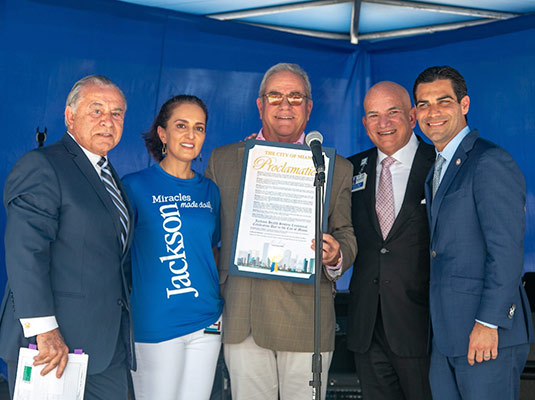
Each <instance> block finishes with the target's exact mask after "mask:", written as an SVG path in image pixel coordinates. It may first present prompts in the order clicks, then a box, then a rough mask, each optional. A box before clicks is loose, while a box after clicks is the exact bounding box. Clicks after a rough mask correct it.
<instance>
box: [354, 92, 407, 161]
mask: <svg viewBox="0 0 535 400" xmlns="http://www.w3.org/2000/svg"><path fill="white" fill-rule="evenodd" d="M364 113H365V115H364V117H362V123H363V124H364V127H365V128H366V133H367V134H368V136H369V138H370V140H371V141H372V142H373V144H375V145H376V146H377V148H379V150H381V151H382V152H383V153H385V154H386V155H388V156H391V155H392V154H394V153H395V152H396V151H398V150H399V149H401V148H402V147H403V146H405V145H406V144H407V143H408V142H409V139H410V137H411V134H412V129H413V128H414V125H415V124H416V119H415V116H414V110H413V109H411V100H410V97H409V93H408V92H407V91H406V90H405V89H404V88H403V87H402V86H400V85H398V84H396V83H394V82H379V83H377V84H376V85H374V86H373V87H372V88H371V89H370V90H369V91H368V93H367V94H366V97H365V98H364Z"/></svg>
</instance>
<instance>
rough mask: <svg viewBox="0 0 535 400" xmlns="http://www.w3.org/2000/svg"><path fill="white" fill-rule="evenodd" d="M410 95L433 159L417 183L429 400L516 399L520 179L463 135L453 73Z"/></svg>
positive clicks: (522, 329)
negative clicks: (426, 257)
mask: <svg viewBox="0 0 535 400" xmlns="http://www.w3.org/2000/svg"><path fill="white" fill-rule="evenodd" d="M413 93H414V102H415V106H416V118H417V119H418V123H419V125H420V129H421V130H422V131H423V132H424V133H425V135H426V136H427V137H428V138H429V139H431V140H432V142H433V144H434V145H435V148H436V152H437V157H436V161H435V165H434V167H433V169H432V170H431V171H430V172H429V175H428V177H427V179H426V182H425V196H426V199H427V212H428V217H429V227H430V235H431V245H430V256H431V257H430V258H431V279H430V292H429V303H430V311H431V326H432V329H433V339H432V350H431V369H430V372H429V378H430V382H431V390H432V392H433V398H434V399H435V400H441V399H444V400H446V399H447V400H453V399H459V400H460V399H468V400H470V399H489V400H493V399H495V400H505V399H510V400H513V399H518V396H519V392H520V374H521V373H522V369H523V368H524V365H525V363H526V359H527V356H528V352H529V341H530V340H531V339H532V326H531V325H532V322H531V312H530V307H529V303H528V299H527V297H526V293H525V291H524V288H523V286H522V282H521V275H522V268H523V257H524V229H525V204H526V184H525V181H524V177H523V175H522V172H521V171H520V169H519V168H518V166H517V164H516V162H515V161H514V160H513V158H512V157H511V155H510V154H509V153H508V152H507V151H505V150H504V149H502V148H501V147H499V146H497V145H495V144H494V143H491V142H489V141H487V140H485V139H482V138H481V137H480V136H479V134H478V132H477V131H475V130H471V129H470V128H469V127H468V125H467V119H466V114H467V113H468V109H469V107H470V98H469V97H468V93H467V88H466V82H465V80H464V78H463V77H462V76H461V74H460V73H459V72H458V71H457V70H455V69H454V68H451V67H449V66H444V67H431V68H428V69H426V70H425V71H423V72H422V73H421V74H420V75H419V76H418V78H417V79H416V82H415V83H414V89H413Z"/></svg>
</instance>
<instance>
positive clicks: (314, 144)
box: [305, 131, 325, 173]
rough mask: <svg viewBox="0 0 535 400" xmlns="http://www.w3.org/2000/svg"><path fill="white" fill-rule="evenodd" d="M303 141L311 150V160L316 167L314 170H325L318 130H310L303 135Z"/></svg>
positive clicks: (321, 139) (321, 137)
mask: <svg viewBox="0 0 535 400" xmlns="http://www.w3.org/2000/svg"><path fill="white" fill-rule="evenodd" d="M305 142H306V144H307V146H308V147H310V150H311V151H312V161H313V162H314V167H316V172H317V173H321V172H325V159H324V158H323V152H322V151H321V144H322V143H323V136H321V133H319V132H318V131H312V132H310V133H309V134H308V135H307V136H306V137H305Z"/></svg>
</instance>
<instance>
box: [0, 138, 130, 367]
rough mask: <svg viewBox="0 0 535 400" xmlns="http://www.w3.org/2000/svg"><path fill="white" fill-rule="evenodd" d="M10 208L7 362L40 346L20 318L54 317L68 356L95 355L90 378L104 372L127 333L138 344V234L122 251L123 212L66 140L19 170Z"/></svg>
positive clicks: (3, 342)
mask: <svg viewBox="0 0 535 400" xmlns="http://www.w3.org/2000/svg"><path fill="white" fill-rule="evenodd" d="M112 170H113V169H112ZM112 172H113V174H114V178H115V181H116V182H117V185H118V186H119V189H120V190H121V191H122V193H125V192H124V190H123V188H122V185H121V181H120V179H119V177H118V176H117V174H116V173H115V171H112ZM123 197H124V199H125V202H126V205H127V208H128V210H129V213H130V215H132V212H131V208H130V204H129V203H128V200H127V198H126V196H125V195H123ZM4 203H5V206H6V209H7V224H6V233H5V246H6V267H7V274H8V284H7V288H6V292H5V296H4V300H3V303H2V307H1V308H0V356H1V357H2V358H4V359H5V360H16V359H17V357H18V349H19V347H20V346H27V345H28V344H29V343H30V342H34V343H35V338H29V339H26V338H25V337H24V334H23V330H22V327H21V325H20V322H19V318H32V317H41V316H49V315H55V316H56V319H57V321H58V324H59V330H60V332H61V334H62V335H63V338H64V339H65V343H66V344H67V346H68V347H69V350H70V351H73V350H74V349H77V348H80V349H83V350H84V352H86V353H88V354H89V366H88V373H90V374H94V373H98V372H101V371H103V370H104V369H106V367H107V366H108V365H109V363H110V361H111V359H112V356H113V354H114V351H115V346H116V344H117V340H118V337H119V334H120V332H121V333H122V334H124V335H125V336H124V340H125V343H131V340H130V338H129V337H127V334H128V333H129V332H130V327H129V317H128V312H126V311H125V310H127V309H129V307H128V298H129V295H128V286H129V285H128V283H127V275H128V271H127V270H126V269H125V263H126V258H127V256H126V255H127V254H128V248H129V244H130V241H131V236H132V232H130V233H129V235H128V245H127V251H123V246H122V244H121V241H120V227H119V224H120V222H119V216H118V213H117V209H116V208H115V206H114V205H113V203H112V201H111V197H110V195H109V194H108V192H107V191H106V189H105V187H104V185H103V184H102V182H101V180H100V177H99V176H98V174H97V172H96V171H95V169H94V167H93V166H92V165H91V163H90V161H89V160H88V158H87V156H86V155H85V154H84V153H83V151H82V149H81V148H80V147H79V146H78V144H76V142H74V140H73V139H72V138H71V137H70V136H69V135H67V134H65V135H64V136H63V138H62V139H61V141H59V142H57V143H55V144H53V145H50V146H46V147H43V148H41V149H39V150H34V151H31V152H29V153H27V154H26V155H24V156H23V157H22V158H21V159H20V160H19V161H18V162H17V163H16V165H15V166H14V167H13V170H12V171H11V173H10V174H9V176H8V178H7V180H6V184H5V188H4ZM121 326H123V329H122V330H121V329H120V328H121ZM130 350H131V347H130ZM129 356H131V354H129ZM129 358H130V360H131V357H129ZM131 365H132V364H131Z"/></svg>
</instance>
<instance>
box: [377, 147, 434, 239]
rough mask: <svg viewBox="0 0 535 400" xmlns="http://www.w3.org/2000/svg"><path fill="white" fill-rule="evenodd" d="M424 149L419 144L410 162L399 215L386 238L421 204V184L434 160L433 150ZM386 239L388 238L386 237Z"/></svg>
mask: <svg viewBox="0 0 535 400" xmlns="http://www.w3.org/2000/svg"><path fill="white" fill-rule="evenodd" d="M426 149H427V148H426V147H424V145H423V144H422V142H420V144H419V145H418V149H417V150H416V154H415V155H414V160H413V161H412V166H411V171H410V173H409V180H408V182H407V188H406V189H405V197H404V199H403V203H402V205H401V209H400V210H399V214H398V216H397V217H396V219H395V221H394V225H392V229H390V232H389V233H388V236H391V235H393V234H394V233H395V232H396V231H397V230H398V229H399V228H400V227H401V226H403V223H404V222H405V220H406V219H407V218H408V217H409V216H410V215H412V213H413V211H414V209H415V208H416V207H418V206H419V205H420V204H421V202H422V189H423V188H422V184H423V182H424V180H425V177H426V176H427V172H428V170H429V165H430V163H432V160H433V158H434V153H435V152H434V150H432V149H431V151H430V152H427V151H426ZM387 239H388V237H387Z"/></svg>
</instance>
